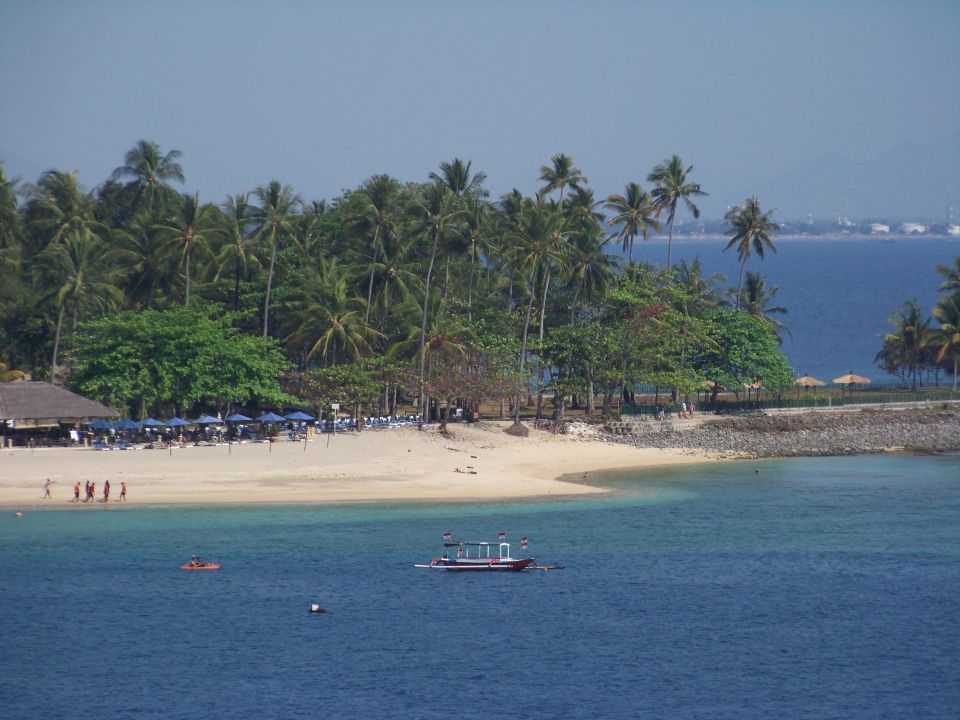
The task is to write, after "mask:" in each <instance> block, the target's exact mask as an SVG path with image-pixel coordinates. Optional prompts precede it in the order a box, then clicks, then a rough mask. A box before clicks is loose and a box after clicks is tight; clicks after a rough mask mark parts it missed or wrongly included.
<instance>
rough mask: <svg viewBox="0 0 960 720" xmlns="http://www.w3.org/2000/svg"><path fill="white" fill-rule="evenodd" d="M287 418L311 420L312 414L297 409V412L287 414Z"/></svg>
mask: <svg viewBox="0 0 960 720" xmlns="http://www.w3.org/2000/svg"><path fill="white" fill-rule="evenodd" d="M287 420H313V415H307V414H306V413H305V412H300V411H299V410H297V412H295V413H290V414H289V415H287Z"/></svg>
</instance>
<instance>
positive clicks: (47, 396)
mask: <svg viewBox="0 0 960 720" xmlns="http://www.w3.org/2000/svg"><path fill="white" fill-rule="evenodd" d="M119 416H120V413H118V412H117V411H116V410H112V409H111V408H108V407H107V406H106V405H101V404H100V403H98V402H96V401H94V400H88V399H87V398H85V397H82V396H80V395H77V394H76V393H72V392H70V391H69V390H66V389H65V388H62V387H58V386H56V385H51V384H50V383H46V382H5V383H0V423H4V422H6V423H8V424H12V425H17V426H21V425H33V426H39V425H57V424H60V423H79V422H83V421H85V420H90V419H93V418H116V417H119ZM11 421H13V422H12V423H11Z"/></svg>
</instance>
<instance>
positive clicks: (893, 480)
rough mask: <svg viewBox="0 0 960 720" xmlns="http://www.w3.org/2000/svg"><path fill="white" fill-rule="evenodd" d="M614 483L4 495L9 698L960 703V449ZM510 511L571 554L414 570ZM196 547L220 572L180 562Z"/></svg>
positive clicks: (264, 712)
mask: <svg viewBox="0 0 960 720" xmlns="http://www.w3.org/2000/svg"><path fill="white" fill-rule="evenodd" d="M755 470H759V471H760V472H759V474H755V472H754V471H755ZM605 480H606V481H609V482H610V483H611V484H613V485H615V486H616V487H617V488H619V489H620V490H621V493H620V494H619V495H617V496H616V497H613V498H600V499H596V498H595V499H589V500H566V501H553V502H549V503H533V502H524V503H488V504H469V505H466V504H464V505H455V504H437V505H426V504H404V505H381V504H370V505H349V506H326V507H286V508H235V509H193V510H187V509H137V508H135V507H127V508H120V507H112V508H109V509H104V508H97V509H93V508H80V509H70V510H57V511H30V510H28V511H27V512H26V514H25V515H24V517H22V518H19V519H18V518H15V517H14V516H13V513H12V512H8V511H5V512H4V513H3V515H2V517H0V637H2V638H3V645H4V647H3V651H2V653H0V717H3V718H6V719H9V720H19V719H21V718H30V719H33V718H44V719H52V718H71V719H86V718H91V719H93V718H97V719H100V718H158V719H159V718H163V719H167V718H230V719H231V720H241V719H244V718H291V719H292V718H311V719H312V718H365V717H371V718H438V719H439V718H443V719H444V720H446V719H448V718H466V719H470V718H477V719H480V718H510V719H511V720H513V719H515V718H617V719H618V720H619V719H620V718H634V717H649V718H738V719H742V718H764V719H768V718H818V719H819V718H891V719H895V720H902V719H903V718H950V719H951V720H952V719H953V718H956V717H957V714H958V709H960V457H956V456H954V457H883V456H877V457H861V458H839V459H838V458H831V459H802V460H796V459H795V460H784V461H766V462H762V463H759V462H743V463H736V464H726V465H721V466H708V467H700V468H696V469H676V470H670V471H659V472H648V473H646V474H644V475H643V476H638V475H637V474H636V473H627V472H623V473H618V474H615V475H610V476H608V477H607V478H605ZM501 529H504V530H507V531H509V533H510V539H512V540H513V541H514V542H516V540H517V539H518V537H519V535H521V534H526V535H529V537H530V538H531V547H530V550H531V552H532V553H533V554H534V555H535V556H536V557H537V558H538V559H539V560H541V561H542V562H546V563H551V564H554V563H555V564H562V565H565V566H566V569H564V570H555V571H551V572H534V573H527V574H521V575H512V576H506V575H484V576H474V577H469V576H451V575H445V574H442V573H434V572H431V571H427V570H415V569H414V568H413V567H412V565H413V563H414V562H418V561H424V560H427V559H429V558H430V557H432V556H433V555H434V554H435V553H436V551H437V549H438V545H439V540H440V537H441V534H442V532H443V531H444V530H453V531H454V533H455V534H456V536H457V537H461V538H481V539H493V538H494V537H495V536H496V532H497V531H498V530H501ZM194 552H202V553H203V554H204V555H205V556H207V557H209V558H211V559H216V560H218V561H221V562H222V563H223V565H224V567H223V569H222V570H221V571H219V572H209V573H187V572H182V571H180V570H178V569H177V566H178V565H179V564H180V563H181V562H183V561H184V560H185V559H188V558H189V557H190V555H191V554H192V553H194ZM310 602H320V603H322V604H324V605H325V606H327V608H328V609H329V611H330V612H329V613H328V614H326V615H312V616H311V615H308V613H307V605H308V603H310Z"/></svg>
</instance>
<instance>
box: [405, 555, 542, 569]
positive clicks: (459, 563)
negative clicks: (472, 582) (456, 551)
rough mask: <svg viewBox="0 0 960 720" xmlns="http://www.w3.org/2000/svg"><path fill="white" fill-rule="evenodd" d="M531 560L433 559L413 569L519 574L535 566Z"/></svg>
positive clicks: (534, 562)
mask: <svg viewBox="0 0 960 720" xmlns="http://www.w3.org/2000/svg"><path fill="white" fill-rule="evenodd" d="M536 562H537V561H536V560H534V559H533V558H524V559H523V560H500V559H494V560H489V561H487V560H480V561H477V560H472V559H469V560H463V559H460V560H458V559H455V558H452V559H447V558H435V559H434V560H431V561H430V564H429V565H415V566H414V567H418V568H425V569H427V570H447V571H450V572H520V571H522V570H526V569H527V568H529V567H531V566H532V565H535V564H536Z"/></svg>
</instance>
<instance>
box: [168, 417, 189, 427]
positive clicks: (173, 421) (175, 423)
mask: <svg viewBox="0 0 960 720" xmlns="http://www.w3.org/2000/svg"><path fill="white" fill-rule="evenodd" d="M189 424H190V423H189V421H187V420H184V419H183V418H178V417H173V418H170V419H169V420H167V421H166V422H165V423H164V425H166V426H167V427H183V426H184V425H189Z"/></svg>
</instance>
